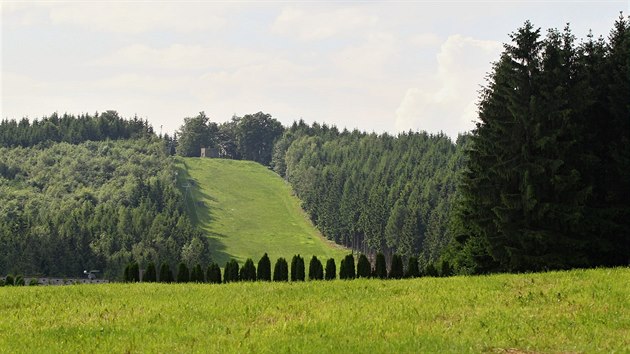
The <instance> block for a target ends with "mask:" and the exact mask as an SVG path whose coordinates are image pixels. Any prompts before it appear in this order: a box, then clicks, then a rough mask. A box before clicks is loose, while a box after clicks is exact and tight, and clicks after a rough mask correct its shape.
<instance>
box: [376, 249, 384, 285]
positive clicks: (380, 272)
mask: <svg viewBox="0 0 630 354" xmlns="http://www.w3.org/2000/svg"><path fill="white" fill-rule="evenodd" d="M374 276H375V277H376V278H379V279H385V278H387V264H386V263H385V255H383V254H382V253H380V252H379V253H377V254H376V263H375V266H374Z"/></svg>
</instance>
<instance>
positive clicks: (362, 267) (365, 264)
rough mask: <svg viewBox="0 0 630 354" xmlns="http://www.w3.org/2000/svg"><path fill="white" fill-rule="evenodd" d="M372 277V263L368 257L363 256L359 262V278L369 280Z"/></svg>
mask: <svg viewBox="0 0 630 354" xmlns="http://www.w3.org/2000/svg"><path fill="white" fill-rule="evenodd" d="M371 276H372V265H370V261H369V260H368V258H367V257H366V255H364V254H361V255H360V256H359V261H358V262H357V278H369V277H371Z"/></svg>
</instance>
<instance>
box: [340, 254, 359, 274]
mask: <svg viewBox="0 0 630 354" xmlns="http://www.w3.org/2000/svg"><path fill="white" fill-rule="evenodd" d="M355 276H356V272H355V268H354V256H353V255H352V254H349V255H347V256H346V257H344V259H343V260H342V261H341V266H340V267H339V279H354V278H355Z"/></svg>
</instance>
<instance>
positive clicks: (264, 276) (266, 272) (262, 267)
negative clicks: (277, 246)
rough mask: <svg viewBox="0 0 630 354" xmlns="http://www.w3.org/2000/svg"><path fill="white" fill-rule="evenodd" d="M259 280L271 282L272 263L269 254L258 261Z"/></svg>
mask: <svg viewBox="0 0 630 354" xmlns="http://www.w3.org/2000/svg"><path fill="white" fill-rule="evenodd" d="M257 278H258V280H264V281H271V261H270V260H269V256H268V255H267V253H265V254H263V256H262V257H261V258H260V260H259V261H258V275H257Z"/></svg>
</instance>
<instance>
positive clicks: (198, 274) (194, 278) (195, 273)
mask: <svg viewBox="0 0 630 354" xmlns="http://www.w3.org/2000/svg"><path fill="white" fill-rule="evenodd" d="M190 281H191V282H193V283H203V282H204V281H205V279H204V274H203V269H202V268H201V264H199V263H197V265H196V266H195V267H194V268H193V269H192V271H191V272H190Z"/></svg>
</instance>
